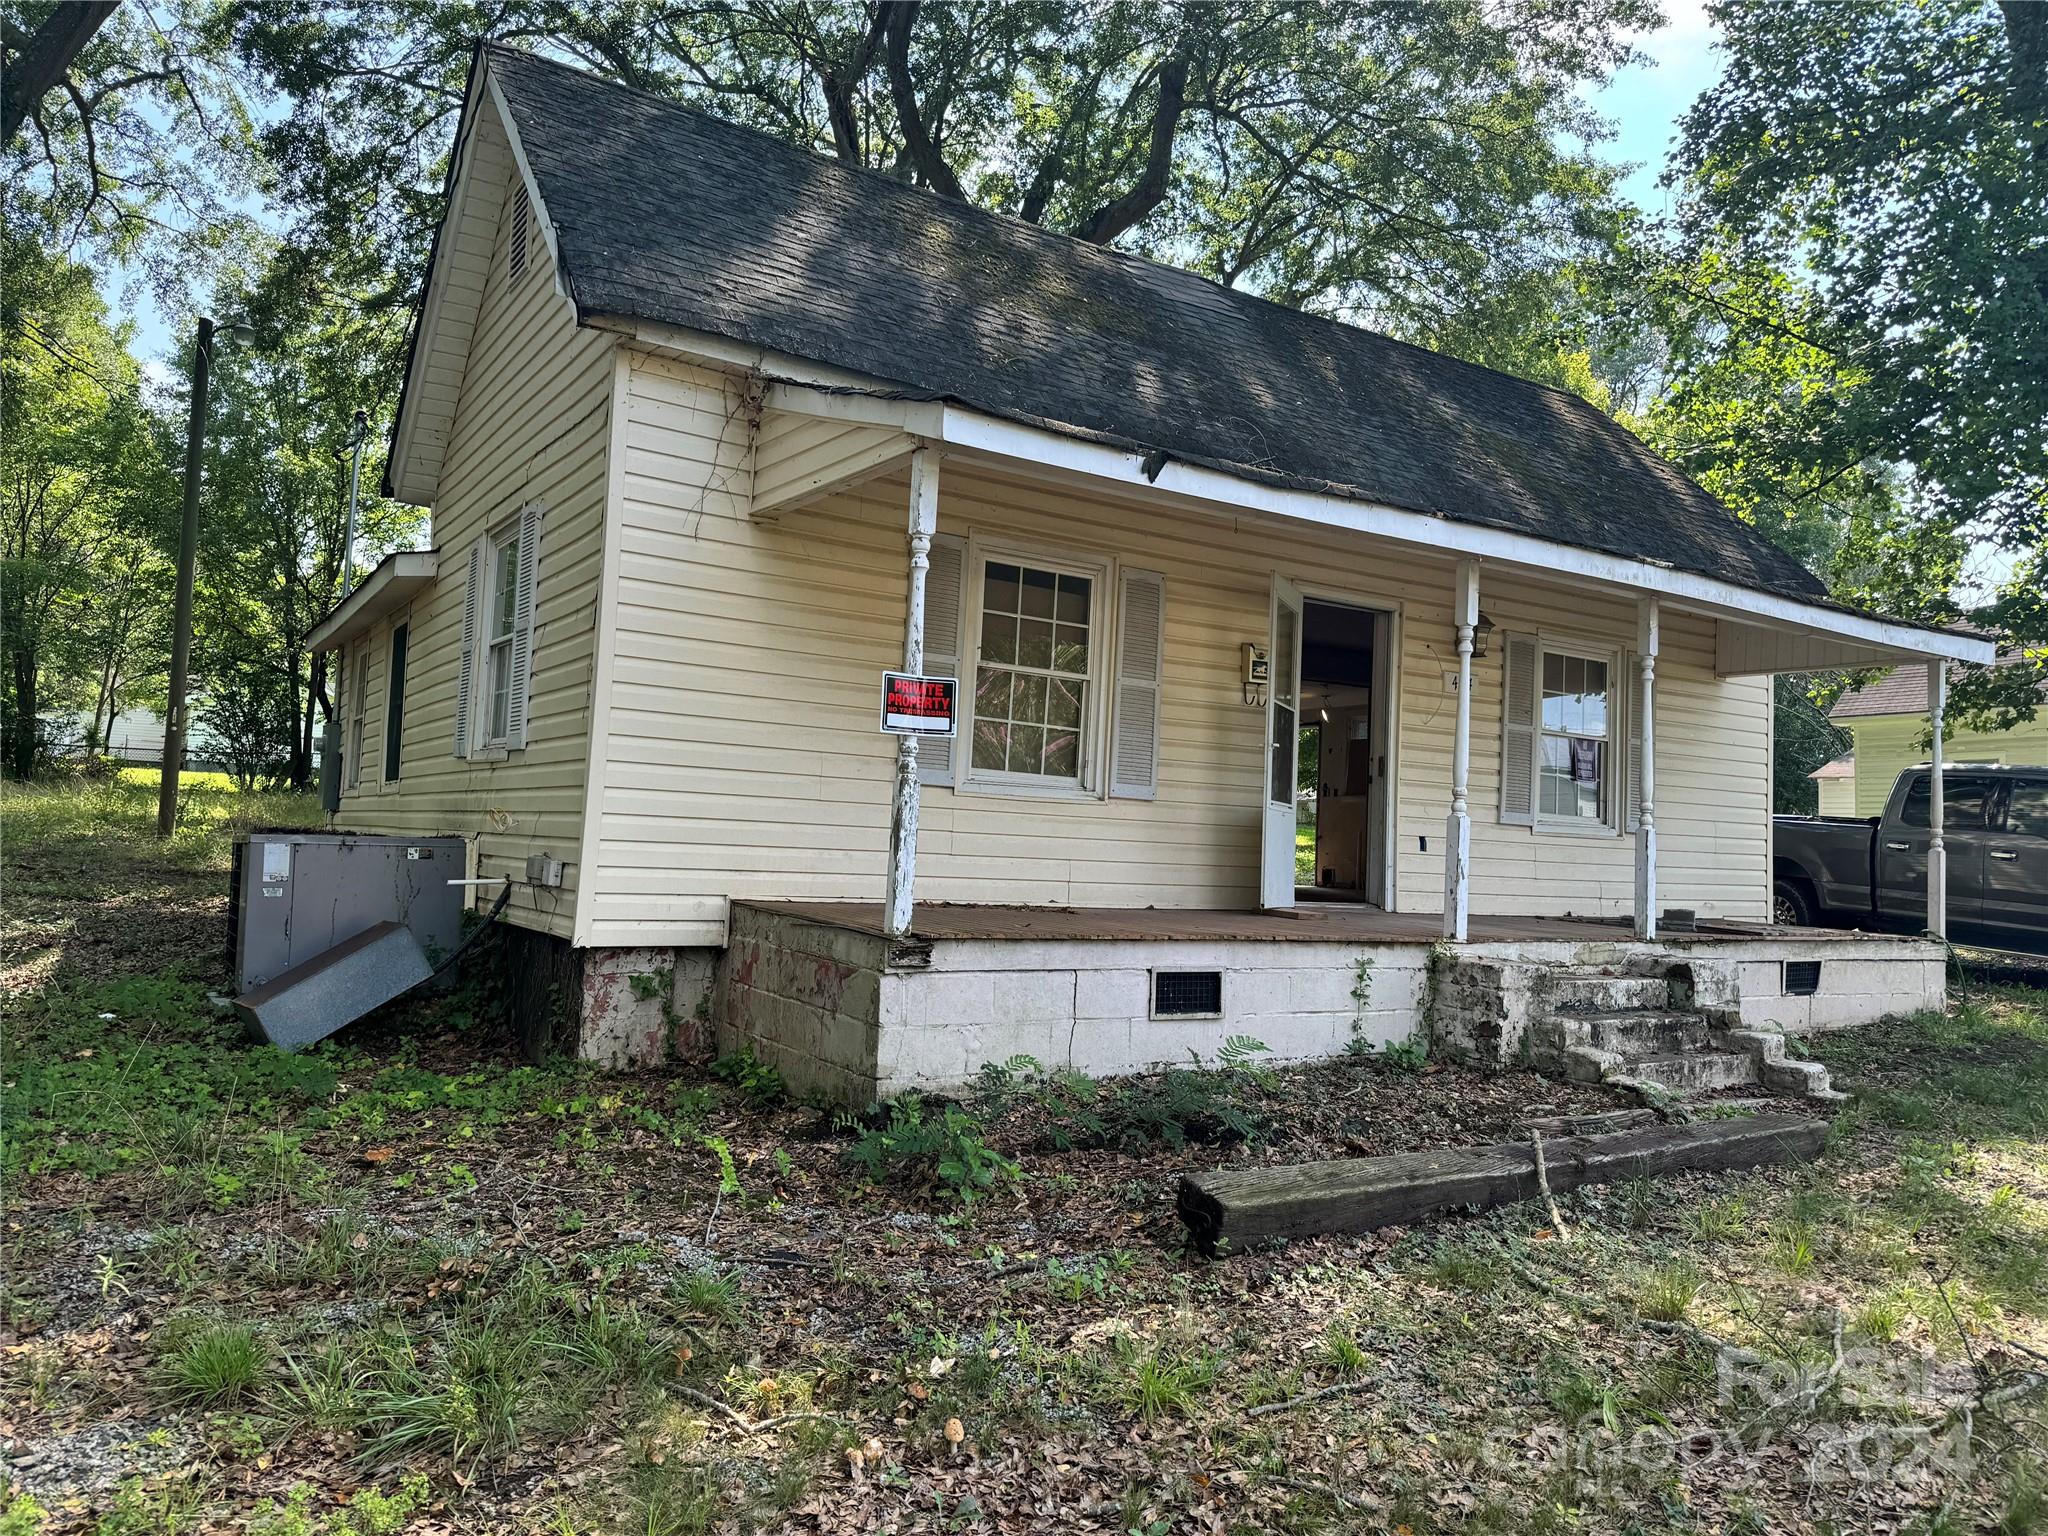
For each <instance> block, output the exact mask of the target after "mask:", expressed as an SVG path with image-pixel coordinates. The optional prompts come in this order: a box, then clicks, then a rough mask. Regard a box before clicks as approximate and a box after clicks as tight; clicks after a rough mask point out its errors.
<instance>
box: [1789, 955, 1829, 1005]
mask: <svg viewBox="0 0 2048 1536" xmlns="http://www.w3.org/2000/svg"><path fill="white" fill-rule="evenodd" d="M1819 990H1820V962H1819V961H1818V960H1787V961H1786V962H1785V995H1786V996H1787V997H1811V996H1813V994H1814V993H1816V992H1818V991H1819Z"/></svg>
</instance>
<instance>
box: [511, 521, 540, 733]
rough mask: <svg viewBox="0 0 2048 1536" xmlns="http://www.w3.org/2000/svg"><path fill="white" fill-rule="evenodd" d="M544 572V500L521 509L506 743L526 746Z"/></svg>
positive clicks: (513, 602)
mask: <svg viewBox="0 0 2048 1536" xmlns="http://www.w3.org/2000/svg"><path fill="white" fill-rule="evenodd" d="M539 572H540V503H539V502H537V501H535V502H529V503H527V505H525V506H524V507H521V508H520V509H519V587H518V590H517V592H516V593H515V595H514V597H513V599H512V700H511V703H510V704H509V705H508V706H507V707H506V711H505V745H506V746H507V747H523V746H525V745H526V721H527V716H528V713H529V711H528V709H527V701H528V698H529V696H530V695H531V694H532V692H533V610H534V591H533V588H534V580H535V578H536V577H537V576H538V574H539Z"/></svg>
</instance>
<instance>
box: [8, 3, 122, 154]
mask: <svg viewBox="0 0 2048 1536" xmlns="http://www.w3.org/2000/svg"><path fill="white" fill-rule="evenodd" d="M119 4H120V0H79V3H77V4H71V5H57V6H52V7H51V8H50V14H49V15H47V16H45V17H44V18H43V23H42V25H41V26H39V27H37V28H36V31H35V36H34V37H32V38H30V39H29V40H28V45H27V46H26V47H25V48H23V49H22V50H21V55H20V57H19V58H17V59H15V60H14V62H13V64H12V65H10V66H9V68H8V69H7V70H6V72H5V73H6V76H7V79H6V82H5V87H4V89H5V92H6V95H5V100H4V102H0V145H5V144H11V143H13V142H14V135H15V134H16V132H17V131H19V130H20V128H21V125H22V124H23V123H24V122H25V121H27V119H28V114H29V112H30V111H31V110H33V109H34V107H35V105H36V103H37V102H39V101H41V100H42V99H43V97H45V96H46V95H48V94H49V93H50V90H51V89H52V87H54V86H55V85H56V84H57V82H58V81H60V80H62V79H63V78H64V77H65V76H66V75H68V74H69V73H70V72H71V63H72V60H74V59H76V58H77V57H78V52H79V50H80V49H81V48H83V47H84V46H85V45H86V44H87V43H89V42H91V41H92V37H93V34H94V33H95V32H97V31H99V29H100V24H101V23H102V22H104V21H105V20H106V19H107V18H108V17H109V16H111V15H113V14H114V11H115V8H116V7H117V6H118V5H119Z"/></svg>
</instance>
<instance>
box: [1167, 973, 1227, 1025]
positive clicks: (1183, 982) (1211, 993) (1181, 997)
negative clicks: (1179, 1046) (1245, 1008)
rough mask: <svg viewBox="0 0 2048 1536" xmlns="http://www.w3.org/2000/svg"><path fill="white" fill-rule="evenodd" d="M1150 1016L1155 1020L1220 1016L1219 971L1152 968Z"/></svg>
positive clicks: (1218, 1017) (1221, 975) (1220, 978)
mask: <svg viewBox="0 0 2048 1536" xmlns="http://www.w3.org/2000/svg"><path fill="white" fill-rule="evenodd" d="M1152 1017H1153V1018H1155V1019H1220V1018H1222V1017H1223V973H1222V972H1221V971H1154V972H1153V973H1152Z"/></svg>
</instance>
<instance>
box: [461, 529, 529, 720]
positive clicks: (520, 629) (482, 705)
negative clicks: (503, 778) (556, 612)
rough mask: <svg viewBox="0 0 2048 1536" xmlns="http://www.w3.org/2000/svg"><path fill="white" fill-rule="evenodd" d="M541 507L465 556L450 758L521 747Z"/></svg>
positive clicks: (487, 537)
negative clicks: (466, 565)
mask: <svg viewBox="0 0 2048 1536" xmlns="http://www.w3.org/2000/svg"><path fill="white" fill-rule="evenodd" d="M540 530H541V506H540V503H539V502H529V503H527V504H526V505H525V506H523V507H521V508H520V509H519V511H518V513H517V515H515V516H514V517H512V518H510V519H508V520H507V521H505V522H503V523H501V524H499V525H498V526H497V527H496V528H494V529H492V530H491V531H490V532H489V533H487V534H485V535H484V536H483V537H482V538H480V539H478V540H477V541H476V543H474V544H473V545H471V546H470V551H469V579H468V583H467V588H466V591H465V593H464V595H463V607H462V653H461V663H460V672H459V674H458V676H457V678H456V684H455V755H456V756H457V757H469V756H471V755H472V754H473V753H475V752H484V753H488V754H496V753H502V752H510V751H516V750H517V749H519V748H521V747H523V746H525V745H526V738H527V723H528V720H527V717H528V713H529V711H528V708H527V706H528V702H529V700H528V694H529V692H530V691H531V688H532V682H533V632H534V612H535V593H534V588H535V585H536V583H537V582H538V580H539V574H540Z"/></svg>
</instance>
